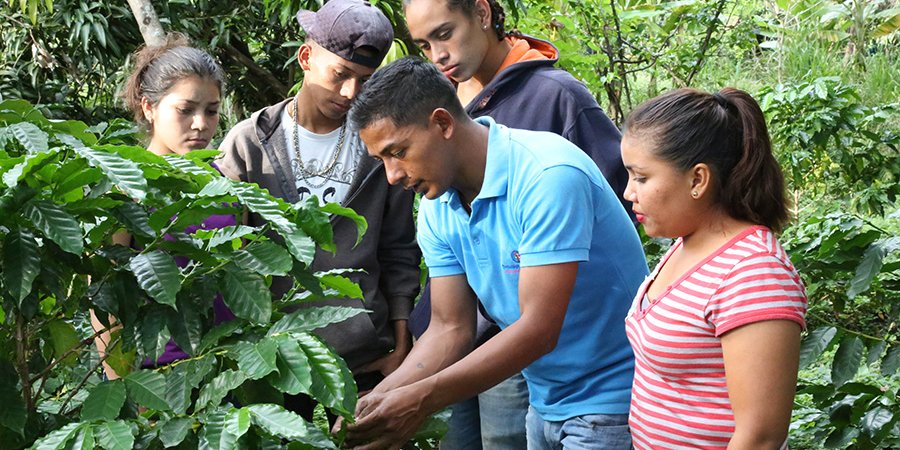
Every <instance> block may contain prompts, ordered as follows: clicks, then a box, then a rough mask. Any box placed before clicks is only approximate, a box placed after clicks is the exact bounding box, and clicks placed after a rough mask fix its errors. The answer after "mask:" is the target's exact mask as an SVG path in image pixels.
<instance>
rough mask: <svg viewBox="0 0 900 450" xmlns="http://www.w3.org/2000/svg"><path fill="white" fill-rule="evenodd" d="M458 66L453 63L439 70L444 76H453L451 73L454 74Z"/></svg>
mask: <svg viewBox="0 0 900 450" xmlns="http://www.w3.org/2000/svg"><path fill="white" fill-rule="evenodd" d="M458 67H459V66H458V65H456V64H454V65H452V66H448V67H445V68H443V69H442V70H441V72H443V73H444V76H445V77H447V78H453V75H455V74H456V69H457V68H458Z"/></svg>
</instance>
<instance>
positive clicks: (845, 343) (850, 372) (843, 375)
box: [831, 336, 865, 386]
mask: <svg viewBox="0 0 900 450" xmlns="http://www.w3.org/2000/svg"><path fill="white" fill-rule="evenodd" d="M864 350H865V344H863V341H862V339H860V338H858V337H856V336H847V337H845V338H844V339H843V340H841V345H840V346H839V347H838V349H837V353H835V354H834V361H833V362H832V365H831V383H832V384H833V385H835V386H840V385H842V384H844V383H846V382H848V381H850V380H852V379H853V377H854V376H856V372H858V371H859V364H860V363H861V362H862V359H863V351H864Z"/></svg>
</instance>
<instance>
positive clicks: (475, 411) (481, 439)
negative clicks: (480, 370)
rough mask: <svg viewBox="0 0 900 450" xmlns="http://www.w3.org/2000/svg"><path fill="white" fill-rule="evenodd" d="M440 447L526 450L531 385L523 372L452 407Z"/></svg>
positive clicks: (447, 449)
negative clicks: (526, 426)
mask: <svg viewBox="0 0 900 450" xmlns="http://www.w3.org/2000/svg"><path fill="white" fill-rule="evenodd" d="M451 410H452V415H451V416H450V423H449V424H448V425H449V427H450V429H449V430H448V431H447V434H446V435H445V436H444V439H443V440H441V446H440V449H441V450H481V449H484V450H524V449H525V447H526V444H525V441H526V438H525V415H526V413H527V412H528V385H527V384H526V383H525V378H523V377H522V374H521V373H518V374H515V375H513V376H512V377H510V378H508V379H506V380H505V381H503V382H501V383H500V384H498V385H496V386H494V387H492V388H490V389H488V390H487V391H484V392H482V393H481V394H479V395H477V396H476V397H473V398H470V399H468V400H466V401H463V402H460V403H457V404H455V405H453V406H452V407H451Z"/></svg>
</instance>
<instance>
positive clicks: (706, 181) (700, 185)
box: [688, 163, 712, 199]
mask: <svg viewBox="0 0 900 450" xmlns="http://www.w3.org/2000/svg"><path fill="white" fill-rule="evenodd" d="M688 172H689V174H690V180H691V197H693V198H695V199H698V198H701V197H703V196H704V194H706V193H707V191H708V190H709V188H710V187H711V186H712V171H711V170H710V169H709V166H708V165H707V164H705V163H700V164H697V165H695V166H694V167H692V168H691V169H690V170H689V171H688Z"/></svg>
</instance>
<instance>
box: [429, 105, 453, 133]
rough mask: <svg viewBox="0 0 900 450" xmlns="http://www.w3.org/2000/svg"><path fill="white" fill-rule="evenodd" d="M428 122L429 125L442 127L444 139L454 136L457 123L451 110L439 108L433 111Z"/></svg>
mask: <svg viewBox="0 0 900 450" xmlns="http://www.w3.org/2000/svg"><path fill="white" fill-rule="evenodd" d="M428 122H429V125H434V126H437V127H438V128H439V129H440V132H441V135H442V136H443V137H444V139H450V138H451V137H453V127H454V125H455V124H456V120H455V119H454V118H453V114H451V113H450V111H447V110H446V109H444V108H437V109H435V110H434V111H432V112H431V116H429V117H428Z"/></svg>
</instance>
